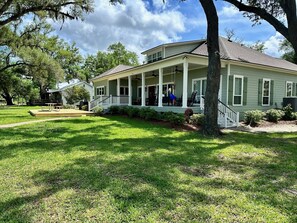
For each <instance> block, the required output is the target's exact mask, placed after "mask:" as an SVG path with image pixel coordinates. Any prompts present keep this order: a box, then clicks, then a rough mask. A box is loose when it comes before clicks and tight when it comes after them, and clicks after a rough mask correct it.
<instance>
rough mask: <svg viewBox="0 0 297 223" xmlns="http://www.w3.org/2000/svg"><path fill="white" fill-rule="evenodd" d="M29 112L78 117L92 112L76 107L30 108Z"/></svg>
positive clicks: (39, 114) (32, 113) (38, 115)
mask: <svg viewBox="0 0 297 223" xmlns="http://www.w3.org/2000/svg"><path fill="white" fill-rule="evenodd" d="M29 113H30V114H31V115H32V116H36V117H50V116H54V117H79V116H92V115H94V113H93V112H89V111H82V110H76V109H60V110H30V111H29Z"/></svg>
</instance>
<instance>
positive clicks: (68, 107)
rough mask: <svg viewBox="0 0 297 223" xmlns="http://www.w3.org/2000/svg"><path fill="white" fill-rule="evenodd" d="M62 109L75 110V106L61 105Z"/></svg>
mask: <svg viewBox="0 0 297 223" xmlns="http://www.w3.org/2000/svg"><path fill="white" fill-rule="evenodd" d="M63 108H64V109H75V105H63Z"/></svg>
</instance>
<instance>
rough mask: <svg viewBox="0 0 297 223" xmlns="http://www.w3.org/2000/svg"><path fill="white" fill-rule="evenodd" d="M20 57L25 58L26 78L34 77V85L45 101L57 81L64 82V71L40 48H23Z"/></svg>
mask: <svg viewBox="0 0 297 223" xmlns="http://www.w3.org/2000/svg"><path fill="white" fill-rule="evenodd" d="M19 55H20V57H21V58H23V61H24V63H26V64H27V65H28V66H26V67H25V71H26V72H25V74H26V76H32V77H33V79H32V80H33V83H35V84H36V85H37V86H38V87H39V93H40V98H41V99H44V95H45V93H46V92H47V89H48V88H50V87H52V86H54V85H55V84H56V83H57V81H59V80H63V77H64V71H63V69H62V67H61V66H60V64H59V63H58V62H57V61H56V60H54V59H53V58H51V57H50V56H49V55H48V54H46V53H44V52H42V50H41V49H38V48H33V49H31V48H29V47H22V48H21V49H20V50H19Z"/></svg>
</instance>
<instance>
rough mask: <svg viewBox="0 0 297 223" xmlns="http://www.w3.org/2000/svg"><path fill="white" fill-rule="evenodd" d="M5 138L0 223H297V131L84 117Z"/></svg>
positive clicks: (5, 133)
mask: <svg viewBox="0 0 297 223" xmlns="http://www.w3.org/2000/svg"><path fill="white" fill-rule="evenodd" d="M0 138H1V144H0V210H1V211H0V222H297V196H296V195H294V193H290V192H289V190H293V191H294V190H297V182H296V179H297V165H296V164H297V136H296V133H294V134H293V133H286V134H251V133H228V134H226V135H225V136H223V137H222V138H221V139H213V138H207V137H204V136H202V135H200V134H198V133H196V132H178V131H175V130H172V129H168V128H164V127H161V126H156V125H154V124H151V123H149V122H144V121H140V120H133V119H128V118H124V117H106V118H104V117H84V118H76V119H68V120H59V121H54V122H46V123H38V124H34V125H26V126H21V127H18V128H10V129H0Z"/></svg>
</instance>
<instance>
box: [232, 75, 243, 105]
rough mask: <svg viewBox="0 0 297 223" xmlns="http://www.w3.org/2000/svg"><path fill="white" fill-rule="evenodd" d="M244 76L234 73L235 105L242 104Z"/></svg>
mask: <svg viewBox="0 0 297 223" xmlns="http://www.w3.org/2000/svg"><path fill="white" fill-rule="evenodd" d="M242 99H243V77H242V76H236V75H234V81H233V105H239V106H241V105H242Z"/></svg>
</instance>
